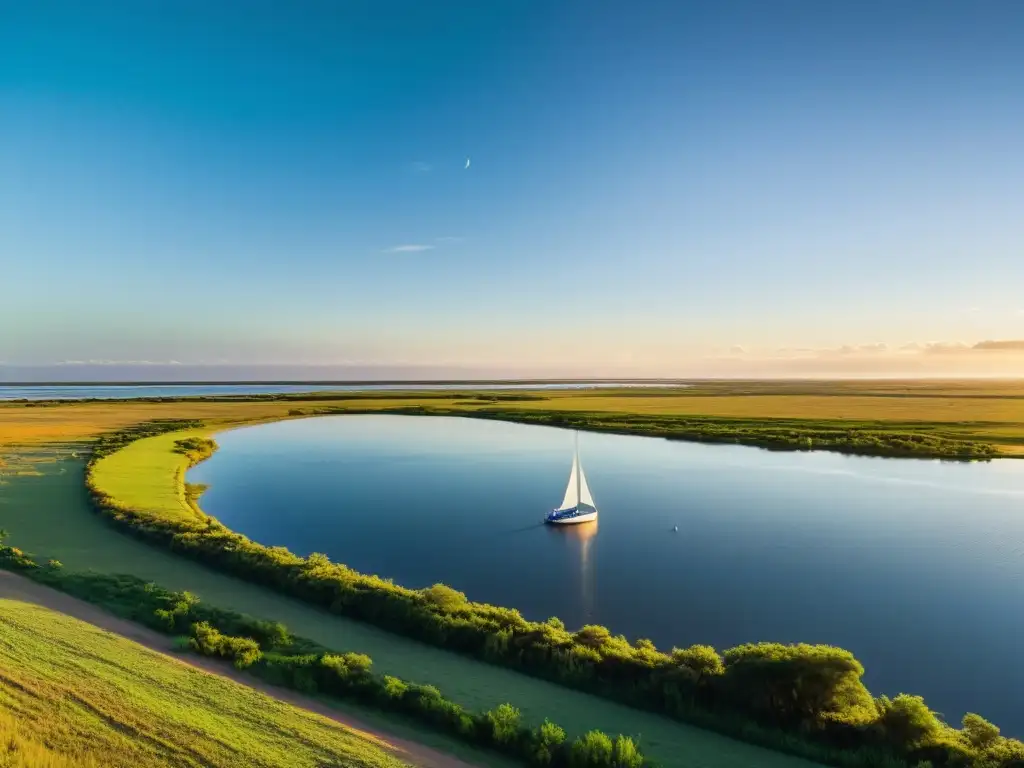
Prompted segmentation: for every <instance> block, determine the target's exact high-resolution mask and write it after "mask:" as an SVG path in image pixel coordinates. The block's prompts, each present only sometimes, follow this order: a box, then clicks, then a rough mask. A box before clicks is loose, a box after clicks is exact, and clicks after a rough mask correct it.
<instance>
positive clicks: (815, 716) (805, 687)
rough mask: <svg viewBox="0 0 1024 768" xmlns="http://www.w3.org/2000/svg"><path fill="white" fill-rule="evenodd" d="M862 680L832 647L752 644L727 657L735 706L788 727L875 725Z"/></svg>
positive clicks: (848, 658)
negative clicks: (841, 724) (870, 723)
mask: <svg viewBox="0 0 1024 768" xmlns="http://www.w3.org/2000/svg"><path fill="white" fill-rule="evenodd" d="M863 674H864V667H863V666H861V664H860V662H859V661H857V659H855V658H854V656H853V654H852V653H850V652H849V651H844V650H843V649H841V648H834V647H832V646H830V645H806V644H803V643H801V644H799V645H782V644H780V643H748V644H746V645H741V646H738V647H736V648H731V649H729V650H728V651H726V652H725V680H726V683H727V689H728V691H729V694H730V698H731V699H732V702H733V704H734V706H736V707H738V708H741V709H745V710H747V711H749V712H750V713H751V714H753V715H754V716H755V717H758V718H761V719H764V720H772V721H774V722H776V723H778V724H779V725H782V726H785V727H800V726H808V727H809V726H814V725H817V724H820V723H821V722H823V721H826V720H829V721H840V722H844V723H847V724H850V725H866V724H867V723H869V722H871V721H873V720H874V719H875V717H876V711H875V707H874V702H873V701H872V699H871V694H869V693H868V691H867V689H866V688H865V687H864V684H863V683H862V682H861V676H862V675H863Z"/></svg>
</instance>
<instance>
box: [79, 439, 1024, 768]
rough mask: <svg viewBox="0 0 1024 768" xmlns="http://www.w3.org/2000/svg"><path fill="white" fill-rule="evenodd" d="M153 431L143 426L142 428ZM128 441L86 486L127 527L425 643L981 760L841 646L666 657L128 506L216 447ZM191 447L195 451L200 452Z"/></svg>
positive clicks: (824, 742)
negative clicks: (155, 477)
mask: <svg viewBox="0 0 1024 768" xmlns="http://www.w3.org/2000/svg"><path fill="white" fill-rule="evenodd" d="M165 426H166V428H167V429H175V428H176V427H178V426H180V424H177V423H169V424H167V425H165ZM157 428H159V425H151V426H147V427H146V428H145V429H143V430H142V434H144V435H149V432H150V431H152V430H153V429H157ZM200 431H201V430H200ZM131 436H132V433H131V432H130V431H129V432H125V433H120V434H114V435H112V436H110V437H109V438H106V439H105V440H104V441H103V442H102V443H101V444H100V445H99V446H98V449H99V450H98V458H97V459H96V460H95V462H94V463H93V464H92V471H91V473H90V476H89V479H88V484H89V487H90V488H91V490H92V492H93V494H94V499H95V501H96V503H97V506H98V508H99V509H100V511H101V512H103V513H104V514H106V515H108V516H109V518H110V519H111V520H113V521H114V522H115V523H117V524H118V525H120V526H122V527H123V528H124V529H125V530H128V531H131V532H133V533H135V534H136V535H138V536H140V537H142V538H144V539H146V540H148V541H150V542H153V543H158V544H161V545H164V546H167V547H170V548H171V549H174V550H175V551H178V552H181V553H182V554H185V555H187V556H189V557H193V558H195V559H197V560H199V561H200V562H203V563H205V564H207V565H210V566H212V567H215V568H218V569H222V570H224V571H226V572H228V573H231V574H233V575H236V576H240V577H242V578H246V579H248V580H252V581H254V582H256V583H259V584H262V585H265V586H269V587H271V588H273V589H275V590H278V591H280V592H282V593H283V594H287V595H290V596H292V597H296V598H298V599H301V600H304V601H307V602H309V603H311V604H313V605H316V606H319V607H321V608H323V609H326V610H329V611H331V612H333V613H337V614H341V615H344V616H348V617H351V618H355V619H358V620H361V621H366V622H369V623H373V624H375V625H376V626H379V627H381V628H384V629H387V630H389V631H391V632H395V633H398V634H403V635H406V636H409V637H412V638H415V639H417V640H419V641H422V642H426V643H430V644H432V645H436V646H438V647H441V648H445V649H448V650H453V651H456V652H459V653H463V654H466V655H469V656H473V657H476V658H479V659H482V660H485V661H488V662H490V663H494V664H500V665H504V666H508V667H511V668H514V669H517V670H520V671H523V672H526V673H527V674H530V675H534V676H536V677H539V678H543V679H546V680H550V681H553V682H556V683H558V684H560V685H564V686H567V687H571V688H576V689H579V690H583V691H587V692H590V693H593V694H596V695H600V696H603V697H607V698H610V699H613V700H615V701H619V702H621V703H624V704H628V705H630V706H634V707H638V708H644V709H650V710H653V711H656V712H660V713H663V714H667V715H669V716H671V717H674V718H677V719H679V720H683V721H687V722H690V723H695V724H698V725H700V726H703V727H708V728H714V729H716V730H719V731H722V732H725V733H728V734H730V735H733V736H737V737H740V738H744V739H748V740H751V741H754V742H756V743H760V744H764V745H769V746H772V747H774V748H778V749H784V750H786V751H789V752H792V753H795V754H799V755H802V756H805V757H809V758H812V759H815V760H819V761H822V762H830V763H832V764H835V765H847V766H868V765H879V764H883V763H885V761H886V760H887V759H890V757H891V758H894V759H896V760H897V761H899V760H908V761H917V760H918V759H930V760H933V761H938V764H940V765H946V764H949V765H958V764H968V762H969V761H974V760H975V758H978V759H981V758H980V757H978V755H973V754H972V745H971V744H970V743H969V742H968V741H966V739H967V737H966V736H965V735H964V734H963V733H962V732H959V731H956V730H955V729H952V728H950V727H949V726H947V725H945V724H944V723H942V722H941V721H940V720H939V719H938V717H937V716H936V715H935V714H934V713H933V712H931V710H929V709H928V707H927V706H926V704H925V703H924V702H923V701H921V699H920V698H918V697H913V696H900V697H897V699H895V700H893V701H889V700H888V699H885V698H884V697H883V698H881V699H873V698H872V697H871V695H870V694H869V692H868V691H867V689H866V688H865V687H864V685H863V683H862V682H861V677H862V675H863V673H864V669H863V667H862V666H861V665H860V663H859V662H857V660H856V659H855V658H854V657H853V656H852V654H850V653H849V652H847V651H844V650H841V649H838V648H832V647H828V646H809V645H798V646H783V645H778V644H769V643H758V644H751V645H744V646H740V647H738V648H733V649H729V650H727V651H725V652H724V653H723V654H721V655H720V654H719V653H718V652H716V651H715V650H714V649H712V648H709V647H707V646H694V647H692V648H689V649H672V651H671V652H665V651H659V650H658V649H657V648H655V647H654V645H653V644H652V643H650V642H649V641H638V642H636V643H634V644H631V643H629V642H628V641H627V640H626V638H624V637H621V636H613V635H612V634H611V632H610V631H609V630H608V629H606V628H604V627H600V626H586V627H582V628H580V629H579V630H577V631H575V632H572V631H569V630H567V629H566V628H565V627H564V625H562V623H561V622H559V621H558V620H557V619H551V620H549V621H547V622H531V621H528V620H526V619H524V618H523V617H522V616H520V615H519V613H518V612H517V611H514V610H511V609H507V608H500V607H496V606H491V605H486V604H481V603H472V602H469V601H468V600H466V598H465V596H464V595H463V594H462V593H459V592H456V591H455V590H453V589H451V588H449V587H446V586H444V585H435V586H433V587H430V588H428V589H424V590H411V589H406V588H403V587H400V586H397V585H395V584H393V583H391V582H389V581H385V580H383V579H380V578H378V577H375V576H366V575H363V574H360V573H357V572H355V571H353V570H351V569H349V568H347V567H345V566H343V565H339V564H335V563H331V562H330V561H329V560H328V559H327V558H326V557H325V556H323V555H311V556H310V557H309V558H300V557H297V556H295V555H293V554H291V553H290V552H288V551H287V550H285V549H283V548H280V547H275V548H270V547H265V546H262V545H260V544H257V543H255V542H252V541H250V540H248V539H247V538H245V537H244V536H241V535H239V534H236V533H234V532H232V531H230V530H228V529H226V528H225V527H223V526H222V525H220V524H219V523H218V522H217V521H216V520H214V519H213V518H209V517H207V516H205V515H203V514H202V513H201V512H200V511H199V510H197V509H195V508H192V507H191V506H190V505H188V504H187V503H186V502H183V501H181V500H180V498H178V496H177V495H176V494H170V493H164V494H162V495H160V496H159V497H158V498H156V499H154V500H151V501H150V503H149V504H146V505H140V506H132V505H129V504H127V503H124V502H123V501H122V500H121V499H119V498H116V497H115V496H114V495H113V494H112V493H111V492H110V491H109V490H108V489H109V488H116V487H118V486H119V485H120V484H124V483H126V482H127V480H126V479H128V478H130V479H131V482H130V483H128V485H129V486H131V487H132V488H133V489H134V488H136V487H137V486H140V484H141V487H143V488H145V487H147V486H146V484H145V483H143V482H142V481H141V480H140V479H139V478H138V477H137V475H138V474H139V473H140V472H144V471H146V468H152V467H154V466H157V465H158V463H159V462H158V458H159V456H160V454H161V452H162V453H163V457H164V462H165V464H167V465H168V466H171V465H173V466H174V467H176V468H177V469H176V470H175V471H168V470H167V469H166V468H164V469H161V470H160V473H159V474H160V475H161V476H162V477H165V478H166V477H180V476H182V473H183V469H182V467H183V466H187V463H188V462H189V461H193V460H195V459H197V458H200V457H201V456H204V455H207V451H209V450H210V449H211V448H212V443H210V442H209V441H208V440H206V439H205V438H204V437H203V436H202V434H199V433H197V431H196V430H195V429H192V430H187V431H181V430H176V431H173V432H170V433H168V434H164V435H157V436H144V437H142V438H141V439H140V440H138V441H137V442H134V443H129V444H128V445H127V446H126V447H123V448H120V449H119V450H113V448H114V447H118V446H121V445H123V444H124V443H126V442H127V441H129V440H130V438H131ZM183 446H193V451H192V453H191V454H189V452H188V451H183V450H181V448H182V447H183ZM183 461H184V462H185V464H182V462H183ZM134 498H136V499H141V500H143V501H145V500H146V499H145V497H144V496H137V497H134ZM971 717H976V716H973V715H972V716H971ZM906 718H911V719H913V720H915V721H920V722H924V723H927V724H928V725H927V726H926V727H923V728H922V729H918V730H915V729H911V731H906V730H905V729H904V730H900V729H899V728H898V727H897V721H901V720H902V719H906ZM965 722H966V721H965ZM1004 742H1005V744H1006V745H1009V746H1007V747H1006V749H1007V750H1009V751H1008V752H1007V754H1010V755H1019V756H1020V758H1021V759H1024V745H1021V744H1020V743H1019V742H1010V741H1006V740H1003V742H1000V744H1001V745H1002V744H1004ZM1018 748H1019V749H1018ZM993 759H995V758H993ZM1007 759H1008V760H1009V759H1010V758H1007ZM1013 759H1016V758H1015V757H1014V758H1013ZM999 760H1002V758H1001V757H1000V758H999ZM895 764H899V762H897V763H895ZM978 764H979V765H980V764H982V763H978ZM991 764H992V765H1011V764H1013V763H1012V762H1007V761H1002V762H1000V761H998V760H997V761H996V762H992V763H991Z"/></svg>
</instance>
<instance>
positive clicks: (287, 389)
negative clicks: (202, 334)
mask: <svg viewBox="0 0 1024 768" xmlns="http://www.w3.org/2000/svg"><path fill="white" fill-rule="evenodd" d="M667 386H672V387H685V386H687V385H686V384H653V383H635V382H601V383H594V382H568V383H560V384H92V385H85V386H83V385H62V384H30V385H27V386H25V385H18V386H15V385H12V384H0V400H82V399H85V398H104V399H112V400H123V399H127V398H134V397H196V396H199V395H268V394H281V393H294V392H356V391H359V392H365V391H370V390H374V391H376V390H380V391H389V390H390V391H396V390H399V391H413V390H415V391H432V390H439V389H474V390H481V389H483V390H499V389H502V390H504V389H531V390H533V389H593V388H596V387H667Z"/></svg>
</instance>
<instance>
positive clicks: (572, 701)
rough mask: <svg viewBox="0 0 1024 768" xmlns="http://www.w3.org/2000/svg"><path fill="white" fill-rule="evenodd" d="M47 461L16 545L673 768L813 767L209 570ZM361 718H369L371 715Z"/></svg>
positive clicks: (29, 494)
mask: <svg viewBox="0 0 1024 768" xmlns="http://www.w3.org/2000/svg"><path fill="white" fill-rule="evenodd" d="M42 467H43V475H42V476H38V477H36V476H19V477H11V478H9V485H7V486H6V487H5V488H4V489H3V490H4V492H3V494H2V496H0V525H2V527H4V528H6V529H8V530H9V531H10V532H11V537H10V540H9V543H10V544H11V545H13V546H18V547H21V548H22V549H25V550H27V551H29V552H32V553H35V554H36V555H38V557H39V558H40V559H42V560H45V559H47V558H56V559H59V560H61V561H62V562H63V563H64V565H65V566H66V567H67V568H69V569H72V570H85V569H89V568H93V569H96V570H102V571H107V572H122V573H132V574H136V575H138V576H141V577H143V578H147V579H152V580H153V581H156V582H158V583H160V584H161V585H163V586H166V587H168V588H171V589H179V590H180V589H187V590H189V591H192V592H194V593H196V594H198V595H199V596H200V597H201V598H202V599H205V600H207V601H208V602H210V603H211V604H214V605H219V606H223V607H226V608H233V609H235V610H239V611H243V612H246V613H249V614H252V615H254V616H259V617H262V618H268V619H273V620H276V621H281V622H283V623H285V624H286V625H287V626H288V627H289V628H290V629H291V630H292V631H293V632H294V633H295V634H297V635H300V636H303V637H308V638H310V639H312V640H315V641H316V642H318V643H321V644H322V645H324V646H326V647H329V648H332V649H336V650H341V651H358V652H361V653H366V654H368V655H369V656H371V657H372V658H373V660H374V669H375V670H376V671H378V672H384V673H388V674H393V675H396V676H398V677H402V678H404V679H407V680H413V681H416V682H420V683H429V684H432V685H436V686H437V687H438V688H439V689H441V691H442V692H443V693H444V694H445V695H446V696H447V697H448V698H450V699H452V700H454V701H456V702H458V703H460V704H462V705H464V706H466V707H468V708H472V709H475V710H485V709H491V708H493V707H494V706H496V705H498V704H500V703H502V702H505V701H509V702H512V703H513V704H514V705H515V706H517V707H519V708H520V709H521V710H522V712H523V718H524V721H527V722H529V723H531V724H538V723H539V722H541V721H543V719H544V718H545V717H550V718H552V719H554V720H556V721H557V722H558V723H559V724H560V725H562V726H563V727H564V728H565V729H566V731H567V732H568V733H569V734H570V735H572V736H577V735H579V734H581V733H583V732H585V731H587V730H590V729H593V728H597V729H601V730H604V731H607V732H610V733H624V734H629V735H633V736H635V737H638V739H639V741H640V744H641V746H642V748H643V750H644V753H645V754H646V755H648V756H649V757H651V758H653V759H654V760H656V761H657V762H658V763H660V764H661V765H663V766H665V768H674V767H678V768H749V766H763V767H764V768H776V767H778V768H783V767H785V768H797V767H798V766H809V765H811V763H808V762H807V761H804V760H800V759H797V758H793V757H789V756H786V755H783V754H779V753H775V752H770V751H767V750H763V749H760V748H758V747H754V746H751V745H748V744H744V743H741V742H737V741H733V740H730V739H726V738H724V737H721V736H718V735H717V734H714V733H711V732H708V731H703V730H700V729H697V728H692V727H689V726H686V725H684V724H681V723H678V722H675V721H672V720H669V719H667V718H663V717H660V716H658V715H654V714H651V713H646V712H641V711H638V710H635V709H630V708H628V707H624V706H620V705H617V704H614V703H612V702H609V701H606V700H603V699H599V698H596V697H593V696H588V695H586V694H582V693H578V692H575V691H571V690H568V689H566V688H562V687H560V686H557V685H553V684H551V683H546V682H544V681H541V680H537V679H535V678H530V677H526V676H523V675H520V674H517V673H515V672H512V671H510V670H505V669H501V668H499V667H494V666H490V665H487V664H484V663H482V662H477V661H474V660H472V659H468V658H465V657H462V656H457V655H455V654H451V653H446V652H444V651H441V650H438V649H436V648H432V647H429V646H426V645H422V644H420V643H417V642H414V641H411V640H406V639H404V638H401V637H398V636H395V635H392V634H388V633H386V632H383V631H380V630H376V629H374V628H372V627H370V626H368V625H366V624H361V623H357V622H353V621H349V620H346V619H344V618H341V617H338V616H332V615H328V614H326V613H323V612H321V611H318V610H316V609H314V608H311V607H308V606H305V605H303V604H301V603H299V602H297V601H294V600H289V599H288V598H285V597H281V596H279V595H276V594H274V593H271V592H268V591H266V590H264V589H261V588H260V587H258V586H255V585H252V584H248V583H245V582H242V581H239V580H237V579H233V578H230V577H228V576H224V575H221V574H218V573H215V572H213V571H210V570H207V569H205V568H203V567H201V566H199V565H197V564H195V563H193V562H190V561H188V560H185V559H182V558H179V557H176V556H174V555H172V554H170V553H165V552H163V551H161V550H159V549H157V548H154V547H151V546H149V545H146V544H143V543H141V542H138V541H136V540H134V539H131V538H129V537H127V536H124V535H122V534H120V533H118V532H117V531H116V530H115V529H113V528H112V527H110V526H109V525H108V524H106V523H105V522H104V521H103V520H102V518H100V517H99V516H98V515H96V514H95V513H93V512H92V511H91V510H90V509H89V506H88V500H87V497H86V492H85V488H84V463H83V462H82V461H81V460H72V459H68V460H64V461H61V462H59V463H58V464H50V465H42ZM359 717H360V718H363V719H367V718H365V716H364V715H363V714H362V713H360V714H359ZM371 722H372V720H371ZM392 731H393V729H392ZM409 738H416V740H418V741H421V742H423V743H426V744H429V745H432V746H433V745H437V746H438V747H439V748H446V747H445V745H444V744H443V743H439V741H438V739H439V738H440V737H436V738H430V737H427V736H425V737H423V738H420V737H419V736H413V735H411V734H410V735H409ZM443 741H445V740H444V739H440V742H443ZM449 751H451V750H450V749H449Z"/></svg>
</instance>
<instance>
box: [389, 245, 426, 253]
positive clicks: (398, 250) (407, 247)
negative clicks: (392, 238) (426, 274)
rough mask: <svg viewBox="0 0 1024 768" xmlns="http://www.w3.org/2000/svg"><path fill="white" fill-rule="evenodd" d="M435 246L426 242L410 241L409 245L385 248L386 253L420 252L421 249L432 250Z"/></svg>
mask: <svg viewBox="0 0 1024 768" xmlns="http://www.w3.org/2000/svg"><path fill="white" fill-rule="evenodd" d="M432 250H434V246H432V245H428V244H426V243H409V244H407V245H395V246H392V247H391V248H385V249H384V253H419V252H420V251H432Z"/></svg>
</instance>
